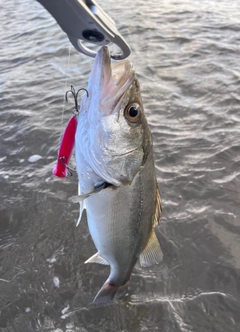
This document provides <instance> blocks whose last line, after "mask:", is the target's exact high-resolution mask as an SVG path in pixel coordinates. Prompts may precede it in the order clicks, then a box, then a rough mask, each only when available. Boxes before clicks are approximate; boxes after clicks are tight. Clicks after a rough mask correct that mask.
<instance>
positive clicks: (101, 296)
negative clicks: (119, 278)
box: [93, 280, 128, 305]
mask: <svg viewBox="0 0 240 332" xmlns="http://www.w3.org/2000/svg"><path fill="white" fill-rule="evenodd" d="M127 292H128V283H126V284H124V285H122V286H117V285H114V284H111V283H110V282H109V280H107V281H106V282H105V284H104V285H103V286H102V288H101V289H100V291H99V292H98V293H97V295H96V296H95V299H94V300H93V304H94V305H102V304H106V303H108V302H110V301H112V300H114V299H115V300H121V299H123V298H124V296H125V295H126V294H127Z"/></svg>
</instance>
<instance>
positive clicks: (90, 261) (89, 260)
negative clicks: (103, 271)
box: [85, 252, 109, 265]
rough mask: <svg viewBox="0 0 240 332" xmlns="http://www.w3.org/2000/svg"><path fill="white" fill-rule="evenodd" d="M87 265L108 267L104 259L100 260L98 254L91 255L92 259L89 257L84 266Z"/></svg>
mask: <svg viewBox="0 0 240 332" xmlns="http://www.w3.org/2000/svg"><path fill="white" fill-rule="evenodd" d="M88 263H97V264H102V265H109V263H108V262H107V261H106V260H105V259H104V258H102V257H101V256H100V255H99V253H98V252H97V253H96V254H95V255H93V256H92V257H90V258H89V259H88V260H86V262H85V264H88Z"/></svg>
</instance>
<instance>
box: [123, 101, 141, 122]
mask: <svg viewBox="0 0 240 332" xmlns="http://www.w3.org/2000/svg"><path fill="white" fill-rule="evenodd" d="M124 116H125V118H126V119H127V120H128V121H129V122H131V123H136V122H138V121H139V119H140V116H141V108H140V105H139V104H137V103H132V104H130V105H127V107H126V108H125V110H124Z"/></svg>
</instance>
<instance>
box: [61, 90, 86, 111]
mask: <svg viewBox="0 0 240 332" xmlns="http://www.w3.org/2000/svg"><path fill="white" fill-rule="evenodd" d="M80 91H85V92H86V93H87V97H89V93H88V91H87V90H86V89H84V88H81V89H79V90H78V91H77V92H76V91H75V88H74V86H73V85H71V90H68V91H67V92H66V93H65V100H66V102H67V103H68V93H69V92H70V93H71V94H72V95H73V98H74V102H75V108H74V110H73V113H78V109H79V105H78V94H79V92H80Z"/></svg>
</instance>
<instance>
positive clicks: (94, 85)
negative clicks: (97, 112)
mask: <svg viewBox="0 0 240 332" xmlns="http://www.w3.org/2000/svg"><path fill="white" fill-rule="evenodd" d="M134 78H135V71H134V69H133V66H132V63H131V62H130V61H129V60H128V59H125V60H123V61H120V62H118V63H116V64H114V65H113V66H111V56H110V52H109V49H108V47H107V46H102V47H101V48H100V49H99V51H98V52H97V55H96V58H95V61H94V64H93V67H92V70H91V74H90V78H89V87H88V92H89V95H90V96H92V98H93V99H95V103H96V96H97V98H98V102H99V105H101V110H103V111H104V113H105V114H110V113H112V111H113V110H114V109H115V107H116V106H117V104H118V103H119V101H120V99H122V98H123V97H124V94H125V93H126V92H127V90H128V88H129V87H130V85H131V84H132V83H133V81H134Z"/></svg>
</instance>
